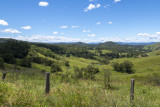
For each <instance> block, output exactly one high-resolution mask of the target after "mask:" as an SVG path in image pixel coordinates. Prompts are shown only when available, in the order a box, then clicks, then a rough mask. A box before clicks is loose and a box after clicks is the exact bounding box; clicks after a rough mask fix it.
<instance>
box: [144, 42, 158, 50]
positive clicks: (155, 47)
mask: <svg viewBox="0 0 160 107" xmlns="http://www.w3.org/2000/svg"><path fill="white" fill-rule="evenodd" d="M158 48H159V49H160V43H155V44H152V45H146V46H144V49H146V50H147V49H150V50H152V51H155V50H156V49H158Z"/></svg>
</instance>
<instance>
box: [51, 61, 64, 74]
mask: <svg viewBox="0 0 160 107" xmlns="http://www.w3.org/2000/svg"><path fill="white" fill-rule="evenodd" d="M61 71H62V68H61V67H60V65H59V64H58V63H56V62H54V63H53V64H52V65H51V72H61Z"/></svg>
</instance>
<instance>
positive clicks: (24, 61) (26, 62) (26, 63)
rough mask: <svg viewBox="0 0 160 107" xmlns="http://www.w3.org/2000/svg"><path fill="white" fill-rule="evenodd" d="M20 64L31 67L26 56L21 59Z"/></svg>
mask: <svg viewBox="0 0 160 107" xmlns="http://www.w3.org/2000/svg"><path fill="white" fill-rule="evenodd" d="M21 66H22V67H28V68H31V61H30V60H29V59H28V58H27V57H24V58H23V59H22V62H21Z"/></svg>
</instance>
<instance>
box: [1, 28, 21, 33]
mask: <svg viewBox="0 0 160 107" xmlns="http://www.w3.org/2000/svg"><path fill="white" fill-rule="evenodd" d="M1 32H3V33H12V34H14V33H21V32H20V31H18V30H16V29H10V28H9V29H5V30H1Z"/></svg>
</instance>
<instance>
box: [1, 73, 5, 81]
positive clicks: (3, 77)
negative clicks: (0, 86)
mask: <svg viewBox="0 0 160 107" xmlns="http://www.w3.org/2000/svg"><path fill="white" fill-rule="evenodd" d="M5 78H6V72H3V76H2V81H4V79H5Z"/></svg>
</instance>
